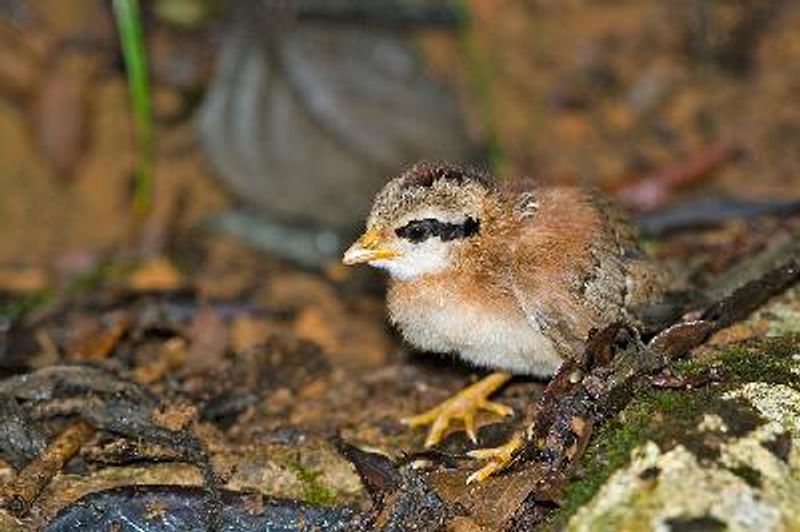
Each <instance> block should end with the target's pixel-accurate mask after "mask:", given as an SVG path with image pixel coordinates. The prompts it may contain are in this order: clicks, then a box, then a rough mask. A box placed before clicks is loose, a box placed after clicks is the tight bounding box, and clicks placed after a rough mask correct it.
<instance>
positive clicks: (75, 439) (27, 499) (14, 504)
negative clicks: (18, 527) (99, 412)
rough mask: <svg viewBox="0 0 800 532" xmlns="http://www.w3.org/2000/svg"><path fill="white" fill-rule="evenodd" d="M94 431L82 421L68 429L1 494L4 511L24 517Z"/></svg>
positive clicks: (76, 422)
mask: <svg viewBox="0 0 800 532" xmlns="http://www.w3.org/2000/svg"><path fill="white" fill-rule="evenodd" d="M94 432H95V429H94V427H93V426H92V425H90V424H89V423H87V422H86V421H83V420H78V421H75V422H74V423H72V424H71V425H69V426H68V427H67V428H66V429H64V431H63V432H62V433H61V434H59V435H58V437H57V438H56V439H55V440H53V441H52V442H51V443H50V445H48V446H47V448H46V449H45V450H44V452H43V453H42V454H41V455H40V456H39V457H38V458H36V459H35V460H33V461H32V462H31V463H29V464H28V465H27V466H25V468H24V469H22V470H21V471H20V472H19V474H18V475H17V476H16V478H14V479H13V480H12V481H11V482H10V483H9V484H7V485H6V486H5V488H4V489H3V494H2V501H3V507H4V508H5V509H6V510H8V511H9V512H11V513H12V514H13V515H15V516H16V517H24V516H25V515H27V514H28V512H29V511H30V509H31V505H33V502H34V501H35V500H36V498H37V497H38V496H39V494H40V493H41V492H42V490H43V489H44V488H45V486H47V484H48V483H49V482H50V480H51V479H52V478H53V477H54V476H55V474H56V473H58V472H59V471H60V470H61V468H62V467H64V464H66V463H67V462H68V461H69V460H70V458H72V457H73V456H75V454H76V453H77V452H78V451H79V450H80V449H81V447H83V445H84V444H85V443H86V442H87V441H88V440H89V438H91V437H92V435H94Z"/></svg>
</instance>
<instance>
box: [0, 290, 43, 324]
mask: <svg viewBox="0 0 800 532" xmlns="http://www.w3.org/2000/svg"><path fill="white" fill-rule="evenodd" d="M51 297H52V294H51V293H50V291H49V290H39V291H36V292H31V293H29V294H23V295H20V296H18V297H12V298H9V299H7V300H5V301H0V316H2V317H3V318H6V319H7V320H9V321H15V320H18V319H19V318H21V317H22V316H24V315H25V314H28V313H29V312H32V311H34V310H36V309H37V308H40V307H42V306H43V305H45V304H46V303H47V302H48V301H50V298H51Z"/></svg>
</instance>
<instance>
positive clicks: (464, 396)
mask: <svg viewBox="0 0 800 532" xmlns="http://www.w3.org/2000/svg"><path fill="white" fill-rule="evenodd" d="M510 378H511V375H509V374H508V373H501V372H496V373H492V374H491V375H488V376H487V377H484V378H483V379H481V380H479V381H478V382H476V383H475V384H472V385H470V386H468V387H466V388H464V389H463V390H461V391H460V392H458V393H457V394H455V395H454V396H453V397H451V398H450V399H447V400H446V401H444V402H443V403H440V404H439V405H437V406H435V407H433V408H431V409H430V410H428V411H427V412H423V413H422V414H420V415H418V416H414V417H410V418H405V419H403V420H402V422H403V423H405V424H406V425H408V426H409V427H418V426H420V425H430V426H431V428H430V431H428V437H427V438H426V439H425V447H431V446H432V445H436V444H437V443H439V442H440V441H441V440H442V436H443V435H444V432H445V431H446V430H447V427H448V425H449V424H450V421H451V420H453V419H461V420H462V421H463V422H464V428H465V429H466V431H467V436H469V439H470V440H472V441H473V443H476V442H477V441H478V438H477V436H476V435H475V414H477V413H478V412H479V411H481V410H488V411H489V412H494V413H495V414H497V415H499V416H510V415H511V414H512V413H513V410H511V408H509V407H507V406H506V405H502V404H500V403H495V402H492V401H489V399H488V397H489V396H490V395H491V394H492V393H494V391H495V390H497V389H498V388H500V387H501V386H502V385H503V384H505V383H506V382H507V381H508V380H509V379H510Z"/></svg>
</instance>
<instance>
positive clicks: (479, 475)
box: [467, 434, 522, 484]
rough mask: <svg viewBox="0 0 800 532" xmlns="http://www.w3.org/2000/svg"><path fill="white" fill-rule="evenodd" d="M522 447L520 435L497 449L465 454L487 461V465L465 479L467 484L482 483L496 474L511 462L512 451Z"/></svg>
mask: <svg viewBox="0 0 800 532" xmlns="http://www.w3.org/2000/svg"><path fill="white" fill-rule="evenodd" d="M521 446H522V435H521V434H515V435H514V436H513V437H512V438H511V439H510V440H508V442H506V443H504V444H503V445H501V446H499V447H490V448H487V449H476V450H474V451H470V452H469V453H467V454H468V455H469V456H470V457H471V458H475V459H478V460H489V463H487V464H486V465H484V466H483V467H482V468H480V469H478V470H477V471H475V472H474V473H472V474H471V475H470V476H468V477H467V484H472V483H473V482H482V481H484V480H486V479H487V478H489V477H490V476H492V475H493V474H495V473H497V472H498V471H500V470H501V469H503V468H504V467H505V466H507V465H508V463H509V462H511V458H512V457H513V456H514V451H516V450H517V449H519V448H520V447H521Z"/></svg>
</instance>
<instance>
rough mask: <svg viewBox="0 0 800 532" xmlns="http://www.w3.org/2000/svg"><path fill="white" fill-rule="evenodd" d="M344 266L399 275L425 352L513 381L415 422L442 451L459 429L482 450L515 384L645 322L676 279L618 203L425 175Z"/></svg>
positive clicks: (389, 190) (437, 172)
mask: <svg viewBox="0 0 800 532" xmlns="http://www.w3.org/2000/svg"><path fill="white" fill-rule="evenodd" d="M344 260H345V262H346V263H348V264H354V263H359V262H367V263H369V264H371V265H373V266H376V267H379V268H383V269H385V270H387V271H388V272H389V274H390V277H391V279H390V284H389V292H388V296H387V303H388V309H389V317H390V320H391V321H392V322H393V323H394V324H395V325H396V326H397V327H398V329H399V330H400V331H401V333H402V334H403V336H404V338H405V339H406V340H407V341H409V342H410V343H411V344H412V345H414V346H415V347H417V348H419V349H422V350H425V351H432V352H446V353H456V354H458V355H459V356H461V357H462V358H464V359H465V360H467V361H469V362H472V363H474V364H476V365H479V366H483V367H488V368H492V369H495V370H501V371H502V372H503V373H495V374H493V375H490V376H489V377H487V378H486V379H484V380H483V381H480V382H478V383H477V384H474V385H472V386H471V387H469V388H467V389H465V390H464V391H462V392H461V393H460V394H459V395H456V396H455V397H453V398H452V399H450V400H448V401H446V402H445V403H442V404H441V405H439V406H437V407H436V408H434V409H432V410H430V411H429V412H426V413H425V414H422V415H420V416H416V417H414V418H411V419H410V420H408V421H409V423H410V424H411V425H419V424H427V423H431V424H432V427H431V431H430V433H429V435H428V439H427V440H426V445H433V444H435V443H437V442H438V441H439V440H440V439H441V437H442V435H443V434H444V431H445V430H446V428H447V425H448V423H449V421H450V420H451V419H453V418H461V419H463V421H464V423H465V425H466V429H467V432H468V434H469V435H470V437H471V438H473V440H474V439H475V431H474V415H475V413H476V411H477V410H480V409H487V410H490V411H493V412H496V413H498V414H508V413H510V409H508V408H507V407H505V406H503V405H499V404H497V403H493V402H490V401H488V399H487V396H488V395H489V394H491V393H492V392H493V391H494V390H496V389H497V388H498V387H500V386H501V385H502V384H503V383H504V382H505V381H506V380H507V379H508V378H509V373H513V374H523V375H534V376H538V377H547V376H550V375H552V374H553V373H554V372H555V371H556V369H557V368H558V366H559V365H560V364H561V362H562V361H563V360H564V359H566V358H568V357H570V356H572V355H573V354H574V353H575V352H576V350H578V349H580V348H581V347H582V346H583V344H584V342H585V340H586V338H587V336H588V334H589V331H590V330H592V329H595V328H598V329H599V328H602V327H604V326H606V325H608V324H610V323H612V322H614V321H618V320H628V321H631V320H633V319H634V318H635V309H636V308H637V307H639V306H643V305H647V304H650V303H652V302H654V301H655V300H657V299H658V298H659V297H660V296H661V294H662V292H663V289H664V286H665V276H664V274H663V273H662V272H661V271H660V270H659V269H658V268H657V267H656V266H655V265H654V264H653V263H652V262H650V261H649V260H648V259H647V257H646V256H645V255H644V254H643V253H642V252H641V250H640V248H639V247H638V244H637V242H636V235H635V232H634V231H633V230H632V228H631V227H630V226H629V225H628V223H627V222H626V220H625V219H624V217H622V216H621V215H620V214H619V213H618V211H617V210H616V209H615V208H614V207H613V206H612V205H611V204H610V203H608V202H606V201H604V200H602V199H601V198H599V197H597V196H596V195H592V194H590V193H588V192H587V191H584V190H582V189H579V188H576V187H570V186H541V187H538V186H535V185H534V184H533V183H532V182H530V181H527V180H518V181H512V182H509V183H506V184H495V183H492V182H491V181H489V180H488V179H487V178H486V177H485V176H483V175H482V174H479V173H475V172H471V171H467V170H463V169H460V168H457V167H454V166H449V165H443V164H430V163H418V164H417V165H415V166H414V167H412V168H411V169H409V170H408V171H407V172H405V173H404V174H403V175H401V176H400V177H398V178H396V179H394V180H392V181H390V182H389V183H388V184H387V185H386V186H385V188H384V189H383V191H382V192H381V193H380V194H379V195H378V196H377V198H376V200H375V203H374V205H373V209H372V213H371V215H370V217H369V220H368V222H367V231H366V233H365V234H364V235H363V236H362V237H361V238H360V239H359V240H358V242H356V243H355V244H354V245H353V246H352V247H351V248H350V249H349V250H348V251H347V253H346V254H345V259H344Z"/></svg>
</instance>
